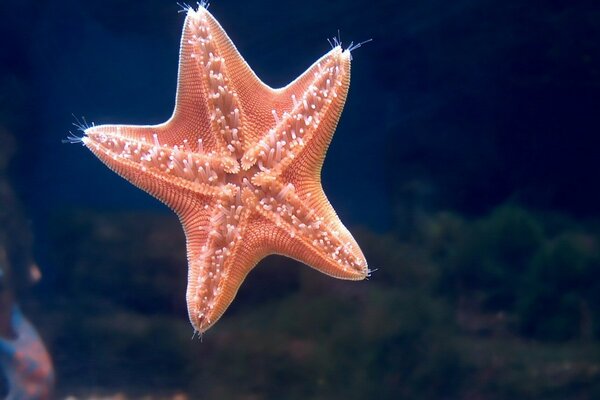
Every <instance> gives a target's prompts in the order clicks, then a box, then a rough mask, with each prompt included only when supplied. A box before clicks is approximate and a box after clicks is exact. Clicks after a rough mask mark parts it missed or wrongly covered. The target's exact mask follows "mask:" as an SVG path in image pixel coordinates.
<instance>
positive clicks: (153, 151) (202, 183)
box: [82, 125, 231, 212]
mask: <svg viewBox="0 0 600 400" xmlns="http://www.w3.org/2000/svg"><path fill="white" fill-rule="evenodd" d="M150 129H151V128H150V127H131V126H121V125H100V126H95V127H92V128H89V129H87V130H86V132H85V133H86V136H85V137H84V138H83V139H82V141H83V143H84V144H85V145H86V146H87V147H88V148H89V149H90V150H91V151H92V153H94V154H95V155H96V156H97V157H98V158H99V159H100V160H101V161H102V162H103V163H104V164H106V165H107V166H108V167H109V168H110V169H111V170H113V171H114V172H116V173H117V174H119V175H120V176H122V177H123V178H125V179H127V180H128V181H129V182H131V183H132V184H133V185H135V186H137V187H139V188H140V189H142V190H144V191H146V192H148V193H149V194H151V195H152V196H154V197H156V198H157V199H159V200H160V201H162V202H163V203H165V204H166V205H168V206H169V207H170V208H171V209H173V210H174V211H175V212H179V210H181V209H182V208H183V207H184V205H185V204H187V200H186V199H187V198H188V197H192V196H193V195H194V194H196V195H199V196H208V197H214V196H217V195H220V194H222V193H223V191H229V190H230V186H229V185H227V184H226V182H225V180H226V176H225V175H226V172H225V171H226V170H227V169H228V168H230V167H231V164H230V162H231V160H230V159H229V158H227V157H220V156H217V155H215V154H205V153H195V152H192V151H189V150H186V149H185V148H181V149H180V148H178V147H177V146H174V147H169V146H167V145H162V144H161V143H160V142H158V138H157V135H156V134H154V142H153V143H148V142H147V141H146V140H145V139H144V140H134V139H130V137H132V136H133V135H134V134H135V132H136V131H137V130H150ZM132 132H133V133H132Z"/></svg>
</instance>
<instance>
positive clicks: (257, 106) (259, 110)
mask: <svg viewBox="0 0 600 400" xmlns="http://www.w3.org/2000/svg"><path fill="white" fill-rule="evenodd" d="M336 44H337V43H336ZM350 59H351V57H350V50H343V49H342V48H341V47H340V46H339V45H337V46H335V47H334V48H333V49H332V50H331V51H330V52H329V53H327V54H325V55H324V56H323V57H322V58H321V59H319V60H318V61H317V62H316V63H315V64H313V65H312V66H311V67H310V68H309V69H308V70H307V71H306V72H305V73H304V74H302V75H301V76H300V77H298V78H297V79H296V80H294V81H293V82H292V83H290V84H289V85H288V86H286V87H284V88H281V89H272V88H270V87H269V86H267V85H265V84H264V83H263V82H261V81H260V80H259V79H258V77H257V76H256V75H255V74H254V72H253V71H252V70H251V69H250V67H249V66H248V65H247V64H246V62H245V61H244V59H243V58H242V57H241V55H240V54H239V53H238V51H237V50H236V48H235V46H234V45H233V43H232V42H231V40H230V39H229V37H228V36H227V34H226V33H225V31H224V30H223V28H221V26H220V25H219V23H218V22H217V21H216V20H215V18H214V17H213V16H212V15H211V14H210V13H209V12H208V11H207V10H206V9H205V8H204V7H202V6H199V7H198V9H197V10H193V9H191V8H190V9H188V10H187V17H186V19H185V23H184V28H183V37H182V39H181V51H180V60H179V77H178V87H177V97H176V104H175V111H174V112H173V115H172V116H171V118H170V119H169V120H168V121H167V122H165V123H163V124H160V125H154V126H129V125H101V126H94V127H90V128H88V129H86V130H85V136H84V137H83V138H82V139H81V141H82V142H83V143H84V145H85V146H87V147H88V148H89V149H90V150H91V151H92V152H93V153H94V154H95V155H96V156H97V157H98V158H100V160H102V161H103V162H104V163H105V164H106V165H107V166H108V167H109V168H110V169H112V170H113V171H115V172H116V173H118V174H119V175H121V176H122V177H124V178H125V179H127V180H128V181H129V182H131V183H132V184H134V185H135V186H138V187H139V188H141V189H143V190H145V191H147V192H148V193H150V194H151V195H153V196H155V197H156V198H158V199H159V200H161V201H162V202H164V203H165V204H167V205H168V206H169V207H170V208H171V209H173V210H174V211H175V212H176V213H177V215H178V216H179V218H180V220H181V223H182V224H183V228H184V230H185V234H186V240H187V255H188V264H189V271H188V287H187V295H186V298H187V304H188V313H189V317H190V321H191V322H192V325H193V326H194V328H195V329H196V330H198V331H200V332H204V331H206V330H207V329H208V328H209V327H210V326H212V325H213V324H214V323H215V322H216V321H217V320H218V319H219V318H220V317H221V315H222V314H223V312H224V311H225V309H226V308H227V307H228V306H229V304H230V303H231V301H232V300H233V298H234V297H235V294H236V293H237V291H238V288H239V287H240V285H241V283H242V281H243V280H244V278H245V277H246V275H247V274H248V272H250V270H251V269H252V268H253V267H254V266H255V265H256V264H257V263H258V262H259V261H260V260H261V259H262V258H264V257H265V256H267V255H269V254H282V255H285V256H288V257H291V258H294V259H296V260H299V261H301V262H303V263H305V264H308V265H309V266H311V267H313V268H315V269H317V270H319V271H321V272H323V273H325V274H328V275H331V276H333V277H336V278H341V279H352V280H358V279H363V278H365V277H366V276H367V275H368V274H369V269H368V267H367V262H366V260H365V257H364V255H363V254H362V252H361V250H360V248H359V247H358V245H357V244H356V242H355V240H354V238H353V237H352V235H351V234H350V232H348V230H347V229H346V228H345V227H344V225H342V223H341V221H340V220H339V218H338V217H337V215H336V213H335V211H334V210H333V208H332V207H331V205H330V204H329V202H328V200H327V198H326V197H325V193H323V189H322V187H321V167H322V165H323V160H324V157H325V153H326V151H327V147H328V146H329V143H330V141H331V138H332V135H333V133H334V131H335V128H336V125H337V122H338V120H339V117H340V114H341V112H342V108H343V106H344V103H345V101H346V95H347V92H348V86H349V84H350Z"/></svg>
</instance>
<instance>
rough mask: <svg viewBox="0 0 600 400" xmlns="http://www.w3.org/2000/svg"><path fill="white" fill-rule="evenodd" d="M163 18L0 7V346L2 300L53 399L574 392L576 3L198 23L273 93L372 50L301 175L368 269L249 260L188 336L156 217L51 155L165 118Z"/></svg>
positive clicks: (163, 10) (166, 13)
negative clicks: (106, 130)
mask: <svg viewBox="0 0 600 400" xmlns="http://www.w3.org/2000/svg"><path fill="white" fill-rule="evenodd" d="M178 10H179V7H178V6H177V5H176V4H175V3H171V2H159V1H151V2H145V3H144V4H137V5H135V6H133V5H132V4H129V3H126V2H119V1H110V2H98V1H89V2H77V1H64V2H52V3H49V2H32V1H24V2H19V4H13V3H6V4H4V3H2V4H0V12H1V14H2V15H7V16H8V17H7V18H5V23H4V24H3V26H2V28H0V33H1V34H2V36H3V37H5V38H7V39H6V40H5V41H4V45H3V46H4V47H3V50H4V51H3V52H2V55H0V60H1V63H0V68H1V71H2V73H1V74H0V88H1V90H0V93H2V95H1V96H0V104H1V107H0V250H1V251H0V267H1V268H2V273H3V274H2V281H1V284H2V286H1V290H2V295H1V296H0V335H1V336H2V337H4V338H14V335H15V334H16V333H15V329H14V327H11V326H10V324H9V321H10V320H9V318H8V317H9V316H10V310H11V309H12V308H11V304H13V303H14V302H17V303H18V304H20V306H21V310H23V312H24V314H25V315H26V316H27V318H28V319H29V320H30V321H31V322H32V323H33V325H34V326H35V329H36V330H37V332H38V333H39V335H40V337H41V338H42V339H43V341H44V343H45V345H46V347H47V349H48V352H49V354H50V356H51V358H52V362H53V366H54V372H55V375H56V384H55V390H54V392H55V397H56V398H67V397H68V396H75V397H77V398H90V397H92V396H97V397H100V396H105V397H115V396H117V395H119V396H121V398H144V396H152V397H151V398H182V399H183V398H189V399H195V398H215V399H223V398H252V399H267V398H278V399H279V398H290V399H294V398H302V399H305V398H327V399H329V398H350V399H352V398H357V399H364V398H383V399H385V398H390V399H396V398H406V399H411V398H419V399H423V398H431V399H444V398H447V399H455V398H461V399H463V398H464V399H469V398H485V399H501V398H544V399H593V398H597V397H598V396H599V395H600V386H598V383H597V382H599V379H598V378H599V375H600V364H599V363H598V360H599V359H600V354H599V349H600V346H599V344H598V339H599V338H600V323H599V320H600V298H599V297H598V293H600V287H598V285H599V283H598V282H600V279H599V278H600V252H599V250H598V248H599V247H598V246H599V245H600V243H599V240H600V236H599V232H600V225H599V223H598V221H599V220H598V216H599V209H598V204H599V201H600V189H599V188H598V185H597V184H596V183H597V173H598V172H597V171H598V167H599V165H598V159H599V158H598V153H597V146H596V145H595V144H596V142H597V141H596V140H595V136H596V135H595V133H596V132H597V131H598V122H597V118H596V114H597V104H600V98H599V97H600V93H599V91H598V87H599V81H598V79H599V76H600V73H599V65H598V61H597V56H596V53H597V51H596V49H595V47H596V46H597V45H596V44H597V43H598V39H600V35H599V33H600V32H599V28H598V27H597V24H596V23H595V18H596V17H597V15H598V12H599V11H600V9H599V8H598V6H597V5H595V4H594V3H593V2H577V4H570V3H564V4H543V5H541V4H540V5H536V4H523V3H521V2H510V1H509V2H503V3H502V4H499V3H497V2H491V1H483V2H482V1H472V0H463V1H456V2H442V1H433V0H430V1H421V2H397V1H386V0H377V1H375V2H372V3H368V4H365V3H364V2H341V1H340V2H327V3H323V2H318V1H306V2H303V3H302V4H296V5H293V6H292V5H290V4H289V3H287V2H273V1H255V2H239V1H224V0H223V1H215V2H213V4H211V5H210V11H211V12H212V13H213V14H214V15H215V17H216V18H217V19H218V20H219V22H220V23H221V24H222V26H223V27H224V28H225V30H226V31H227V32H228V34H229V35H230V37H231V38H232V40H233V41H234V43H235V44H236V46H237V47H238V49H239V50H240V52H241V53H242V55H243V56H244V57H245V59H246V61H248V63H249V64H250V66H251V67H252V68H253V69H254V70H255V72H256V73H257V74H258V76H259V77H261V79H263V80H264V81H265V82H266V83H268V84H269V85H271V86H274V87H278V86H283V85H286V84H287V83H288V82H289V81H291V80H292V79H294V78H295V77H296V76H298V75H299V74H300V73H302V72H303V71H304V70H305V69H306V68H307V67H308V66H310V65H311V64H312V63H313V62H314V61H315V60H316V59H317V58H318V57H320V56H321V55H322V54H324V53H325V52H327V51H328V50H329V49H330V46H329V44H328V43H327V40H326V38H328V37H329V38H331V37H334V36H337V34H338V33H337V32H338V29H339V31H340V36H341V39H342V41H343V43H344V46H347V45H349V44H350V42H351V41H352V40H354V41H355V42H357V41H362V40H366V39H369V38H373V41H372V42H370V43H368V44H366V45H364V46H363V47H361V48H360V49H357V50H356V51H355V52H354V53H353V57H354V60H353V62H352V82H351V85H350V92H349V96H348V100H347V102H346V106H345V109H344V113H343V114H342V117H341V120H340V123H339V125H338V128H337V131H336V134H335V136H334V140H333V142H332V144H331V147H330V149H329V151H328V154H327V157H326V160H325V165H324V169H323V177H322V178H323V187H324V189H325V192H326V194H327V195H328V198H329V200H330V202H331V203H332V204H333V206H334V208H335V209H336V211H337V212H338V214H339V216H340V219H341V220H342V221H343V222H344V223H345V224H346V226H348V227H349V229H350V231H351V232H352V233H353V235H354V237H355V238H356V240H357V242H358V243H359V244H360V246H361V248H362V250H363V251H364V253H365V256H366V258H367V260H368V261H369V266H370V267H371V268H372V269H377V271H376V272H375V273H374V274H373V276H372V277H371V278H370V279H369V280H367V281H361V282H347V281H338V280H335V279H332V278H329V277H327V276H324V275H322V274H320V273H318V272H316V271H314V270H312V269H310V268H307V267H306V266H304V265H302V264H300V263H298V262H295V261H293V260H290V259H286V258H283V257H278V256H272V257H268V258H267V259H265V260H263V261H262V262H261V263H260V264H259V266H258V267H257V268H256V269H255V270H253V271H252V272H251V273H250V275H249V276H248V278H247V279H246V281H245V282H244V284H243V285H242V287H241V289H240V292H239V293H238V295H237V297H236V299H235V300H234V302H233V304H232V305H231V307H230V308H229V309H228V310H227V312H226V313H225V315H224V316H223V318H222V319H221V320H219V322H218V323H217V324H216V325H215V326H214V327H213V328H211V329H210V330H209V331H208V332H207V333H206V334H204V335H203V336H202V338H201V340H199V338H198V336H193V329H192V327H191V325H190V323H189V322H188V318H187V311H186V302H185V286H186V277H187V271H186V258H185V257H186V256H185V238H184V234H183V231H182V229H181V226H180V224H179V223H178V221H177V218H176V217H175V216H174V215H173V214H172V213H171V212H170V211H169V210H168V209H167V208H166V207H165V206H163V205H162V204H161V203H159V202H158V201H156V200H154V199H153V198H152V197H150V196H148V195H147V194H146V193H144V192H142V191H140V190H138V189H136V188H135V187H133V186H132V185H130V184H129V183H127V182H126V181H124V180H123V179H122V178H120V177H118V176H117V175H116V174H114V173H112V172H111V171H109V170H108V169H107V168H106V167H105V166H103V165H102V164H101V163H100V162H98V160H97V159H96V158H95V157H94V156H93V155H92V154H91V153H90V152H89V151H87V150H86V149H85V148H82V147H79V146H75V145H66V144H63V143H61V140H62V139H64V138H65V137H67V136H68V131H69V130H72V131H75V130H76V128H75V127H73V126H72V123H73V122H75V120H76V118H77V119H80V118H81V116H84V117H85V118H86V120H87V121H88V122H89V123H92V122H94V123H95V124H102V123H128V124H155V123H160V122H162V121H164V120H166V119H167V118H168V117H169V116H170V114H171V112H172V108H173V104H174V96H175V89H176V74H177V57H178V51H179V50H178V45H179V36H180V33H181V26H182V23H183V19H184V15H183V14H181V13H178V12H177V11H178ZM596 19H597V18H596ZM74 116H76V118H75V117H74ZM36 265H37V266H39V271H41V275H42V277H41V280H39V282H37V283H36V284H35V285H33V283H35V281H37V279H35V278H36V273H35V272H34V271H35V270H36V268H34V267H35V266H36ZM6 390H8V389H6ZM177 396H179V397H177Z"/></svg>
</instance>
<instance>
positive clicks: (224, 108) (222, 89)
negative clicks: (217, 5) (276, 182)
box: [189, 13, 242, 172]
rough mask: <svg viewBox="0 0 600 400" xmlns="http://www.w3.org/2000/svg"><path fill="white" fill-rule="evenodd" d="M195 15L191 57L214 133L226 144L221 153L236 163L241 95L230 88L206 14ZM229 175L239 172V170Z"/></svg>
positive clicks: (192, 22) (239, 153)
mask: <svg viewBox="0 0 600 400" xmlns="http://www.w3.org/2000/svg"><path fill="white" fill-rule="evenodd" d="M193 15H194V16H193V18H190V28H191V30H192V32H193V36H192V37H193V39H191V40H190V42H189V43H190V44H191V45H192V46H194V51H195V52H194V53H193V54H192V57H194V58H195V59H196V61H197V62H198V64H199V66H200V68H201V69H202V71H203V72H204V77H205V80H206V82H205V83H206V85H205V87H206V89H207V91H208V106H209V110H210V113H211V122H212V124H213V129H214V130H215V131H216V132H218V133H219V136H220V137H221V138H222V139H223V141H224V145H223V149H222V150H223V151H224V152H227V153H228V154H229V155H230V156H231V157H232V158H233V159H237V158H239V157H240V156H241V155H242V141H241V138H242V136H241V132H240V130H241V126H242V123H241V120H240V106H239V101H238V95H237V93H236V92H235V91H234V90H233V89H232V88H231V86H230V85H229V84H228V80H227V78H226V77H227V69H226V67H225V60H224V59H223V57H220V56H219V54H218V50H217V47H216V45H215V43H214V41H213V37H212V36H211V34H210V29H209V27H208V22H207V20H206V17H205V15H204V14H203V13H196V14H193ZM236 166H237V162H236ZM238 168H239V166H238ZM228 172H237V170H235V169H234V170H232V171H228Z"/></svg>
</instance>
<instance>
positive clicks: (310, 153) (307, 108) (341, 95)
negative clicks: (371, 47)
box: [241, 46, 350, 183]
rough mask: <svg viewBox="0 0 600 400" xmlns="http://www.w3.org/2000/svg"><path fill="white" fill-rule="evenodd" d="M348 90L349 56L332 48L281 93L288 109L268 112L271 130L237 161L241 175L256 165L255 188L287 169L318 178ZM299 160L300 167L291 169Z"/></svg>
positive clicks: (345, 52) (347, 53)
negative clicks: (257, 170) (244, 170)
mask: <svg viewBox="0 0 600 400" xmlns="http://www.w3.org/2000/svg"><path fill="white" fill-rule="evenodd" d="M349 84H350V54H349V52H348V51H342V49H341V48H340V47H339V46H338V47H335V48H334V49H332V50H331V51H330V52H329V53H327V54H326V55H325V56H323V57H322V58H321V59H320V60H318V61H317V62H316V63H315V64H314V65H313V66H312V67H311V68H309V69H308V71H307V72H305V73H304V74H303V75H302V76H301V77H300V78H298V79H297V80H296V81H294V82H292V83H291V84H290V85H288V86H287V87H286V88H284V89H281V95H280V97H283V98H287V99H288V101H289V103H291V104H289V105H288V107H289V108H288V109H286V110H285V111H282V112H281V113H278V111H277V110H275V109H273V110H272V114H273V117H274V119H275V120H274V121H273V122H272V126H274V127H273V128H271V129H269V130H267V131H266V133H265V134H264V136H263V137H262V138H261V139H260V140H259V141H258V142H257V143H256V145H255V146H253V147H251V148H250V149H248V150H247V151H246V152H245V154H244V157H243V158H242V160H241V166H242V168H243V169H249V168H250V167H252V166H253V165H254V164H255V163H256V164H257V165H258V166H259V168H260V170H261V171H262V172H263V173H262V174H259V175H258V176H257V177H256V179H257V180H255V183H258V180H259V179H264V178H265V177H264V175H271V176H273V177H276V176H279V175H281V174H282V173H283V172H284V171H285V170H286V169H288V168H289V167H290V165H291V164H295V166H300V167H301V169H302V170H304V171H305V172H307V173H309V174H310V175H311V176H319V174H320V171H321V166H322V164H323V159H324V157H325V153H326V151H327V148H328V146H329V143H330V142H331V138H332V136H333V133H334V132H335V128H336V126H337V122H338V120H339V118H340V115H341V113H342V109H343V107H344V103H345V101H346V96H347V93H348V87H349ZM300 156H301V159H302V161H300V162H295V163H294V160H296V159H297V158H298V157H300ZM293 169H294V170H296V168H293ZM261 175H262V176H261ZM267 179H268V178H267Z"/></svg>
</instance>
